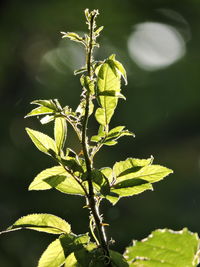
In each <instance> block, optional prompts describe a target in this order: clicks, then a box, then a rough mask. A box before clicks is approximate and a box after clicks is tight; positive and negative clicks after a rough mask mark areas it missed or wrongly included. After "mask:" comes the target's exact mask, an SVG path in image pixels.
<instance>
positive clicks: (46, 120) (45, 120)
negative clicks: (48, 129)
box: [40, 115, 55, 124]
mask: <svg viewBox="0 0 200 267" xmlns="http://www.w3.org/2000/svg"><path fill="white" fill-rule="evenodd" d="M54 119H55V116H54V115H53V116H52V115H46V116H44V117H42V118H41V119H40V122H41V123H42V124H47V123H49V122H51V121H53V120H54Z"/></svg>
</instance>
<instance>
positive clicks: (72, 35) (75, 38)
mask: <svg viewBox="0 0 200 267" xmlns="http://www.w3.org/2000/svg"><path fill="white" fill-rule="evenodd" d="M61 34H63V36H62V38H69V39H70V40H72V41H75V42H79V43H84V42H83V38H82V37H80V36H79V35H78V34H77V33H75V32H67V33H66V32H61Z"/></svg>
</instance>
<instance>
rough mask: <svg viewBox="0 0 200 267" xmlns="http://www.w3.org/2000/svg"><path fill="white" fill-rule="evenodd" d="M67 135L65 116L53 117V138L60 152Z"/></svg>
mask: <svg viewBox="0 0 200 267" xmlns="http://www.w3.org/2000/svg"><path fill="white" fill-rule="evenodd" d="M66 136H67V123H66V120H65V118H62V117H58V118H55V124H54V138H55V142H56V146H57V149H58V151H59V152H60V151H61V150H62V148H63V146H64V143H65V139H66Z"/></svg>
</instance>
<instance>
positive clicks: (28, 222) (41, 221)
mask: <svg viewBox="0 0 200 267" xmlns="http://www.w3.org/2000/svg"><path fill="white" fill-rule="evenodd" d="M14 229H15V230H17V229H31V230H35V231H39V232H46V233H50V234H63V233H70V231H71V227H70V225H69V224H68V223H67V222H66V221H64V220H63V219H61V218H59V217H57V216H55V215H52V214H46V213H39V214H29V215H27V216H24V217H22V218H20V219H18V220H17V221H16V222H15V223H14V224H13V225H12V226H10V227H9V228H8V230H14Z"/></svg>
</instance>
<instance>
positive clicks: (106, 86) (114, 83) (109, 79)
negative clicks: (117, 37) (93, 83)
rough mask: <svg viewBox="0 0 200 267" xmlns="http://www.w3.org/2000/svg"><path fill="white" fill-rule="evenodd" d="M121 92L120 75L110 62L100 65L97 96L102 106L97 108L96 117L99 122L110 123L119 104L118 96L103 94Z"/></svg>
mask: <svg viewBox="0 0 200 267" xmlns="http://www.w3.org/2000/svg"><path fill="white" fill-rule="evenodd" d="M109 91H110V92H112V94H113V91H114V92H115V94H117V93H120V76H119V75H117V74H116V73H114V72H113V69H112V67H111V66H110V64H109V63H108V62H105V63H104V64H102V65H101V66H100V69H99V71H98V79H97V97H98V102H99V104H100V106H101V107H100V108H98V109H97V110H96V113H95V117H96V119H97V121H98V122H99V124H101V125H104V126H106V125H108V124H109V122H110V120H111V118H112V116H113V113H114V110H115V108H116V106H117V102H118V97H113V95H112V96H108V95H105V96H104V95H101V94H104V93H105V92H109Z"/></svg>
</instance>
